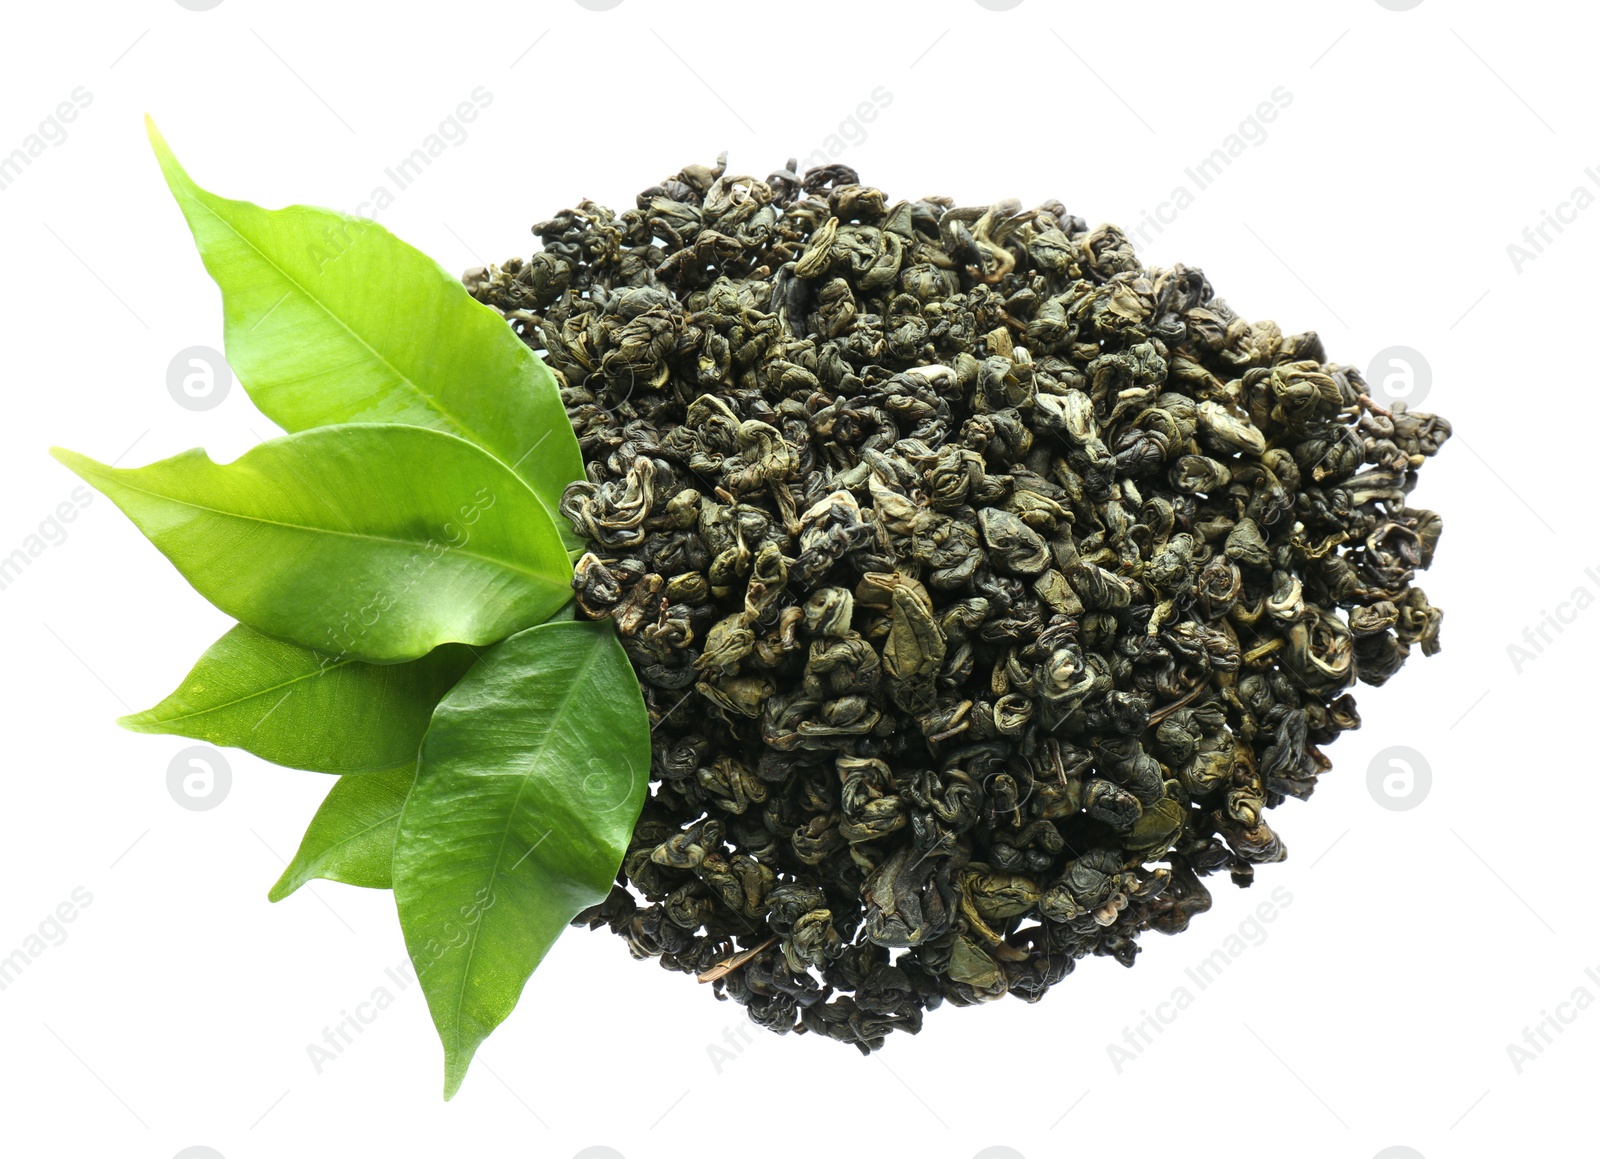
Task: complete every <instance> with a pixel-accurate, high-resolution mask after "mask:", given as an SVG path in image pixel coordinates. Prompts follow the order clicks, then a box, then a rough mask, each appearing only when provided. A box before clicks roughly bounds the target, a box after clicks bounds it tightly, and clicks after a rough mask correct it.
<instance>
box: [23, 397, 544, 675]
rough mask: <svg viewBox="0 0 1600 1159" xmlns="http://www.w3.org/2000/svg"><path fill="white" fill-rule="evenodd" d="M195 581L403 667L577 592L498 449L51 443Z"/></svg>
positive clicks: (237, 609)
mask: <svg viewBox="0 0 1600 1159" xmlns="http://www.w3.org/2000/svg"><path fill="white" fill-rule="evenodd" d="M52 454H54V455H55V456H56V458H58V459H60V460H61V461H62V462H63V463H65V464H66V465H67V466H68V467H70V468H71V469H72V470H74V471H76V472H77V473H78V474H79V475H80V476H82V477H83V479H84V480H85V481H87V482H89V483H91V484H92V485H94V486H95V487H96V488H98V489H99V490H100V491H102V492H103V493H104V494H105V495H106V496H107V497H108V498H110V499H111V501H112V502H113V503H115V504H116V505H117V506H118V507H120V508H121V509H122V510H123V512H124V513H125V514H126V515H127V516H128V517H129V518H130V519H132V520H133V522H134V523H135V524H136V525H137V526H138V527H139V529H140V530H141V531H143V532H144V533H145V535H147V536H148V537H149V538H150V541H151V542H152V543H154V544H155V545H156V546H157V547H158V548H160V550H161V552H162V554H164V555H165V556H166V557H167V558H168V559H170V560H171V561H172V562H173V564H174V565H175V566H176V567H177V569H178V570H179V571H180V572H182V573H183V577H184V578H185V579H187V580H188V581H189V582H190V583H191V584H193V585H194V587H195V589H196V590H197V591H199V592H200V594H201V595H203V596H205V597H206V598H207V599H208V600H210V601H211V602H212V603H213V604H215V605H216V606H217V607H219V608H221V609H222V610H223V611H224V612H227V613H228V614H229V615H230V616H232V617H234V618H235V619H236V620H239V621H241V622H242V623H245V624H248V625H249V626H250V627H252V628H255V629H257V630H258V631H260V632H264V633H266V634H267V635H270V636H276V637H279V638H281V639H286V640H292V641H293V642H295V643H297V644H302V645H304V646H305V647H308V648H314V649H317V650H318V651H321V652H325V653H328V654H329V655H331V656H334V657H336V658H340V659H344V658H353V659H358V660H370V661H374V662H377V663H395V662H397V661H401V660H414V659H416V658H417V657H419V656H422V655H425V654H426V653H428V652H430V651H432V650H433V649H434V648H436V647H437V646H438V645H440V644H445V643H451V642H458V643H463V644H489V643H493V642H494V641H496V640H499V639H501V638H503V637H505V636H506V635H508V634H510V633H512V632H515V631H517V630H518V629H520V628H525V627H528V626H529V625H531V624H537V623H540V622H541V621H543V620H544V619H545V618H546V617H548V616H549V615H550V614H551V613H552V612H554V611H556V610H557V609H558V608H560V607H561V605H563V604H564V603H566V602H567V599H568V598H569V596H570V594H571V593H570V589H569V587H568V584H569V582H570V577H571V574H572V572H571V567H570V565H569V564H568V562H567V557H566V552H565V549H564V548H563V547H562V543H561V538H560V536H559V535H557V534H556V528H555V524H554V523H553V522H552V521H551V519H550V516H549V514H548V513H547V512H546V511H545V509H544V507H543V506H542V505H541V504H540V503H539V501H538V499H536V498H535V497H534V495H533V492H532V491H531V490H529V488H528V486H527V484H526V483H524V482H523V481H522V480H521V479H520V478H518V477H517V476H516V475H514V474H513V473H512V472H511V470H510V469H509V468H508V467H506V466H505V465H504V464H503V463H500V462H499V461H498V460H496V459H495V458H493V457H492V456H491V455H489V454H488V452H486V451H484V450H482V449H480V448H478V447H475V446H473V445H472V444H471V443H468V442H466V441H465V440H463V439H459V438H456V437H455V436H454V435H448V434H445V433H444V432H442V431H434V430H428V429H426V428H424V427H409V426H394V425H380V424H359V423H355V424H349V425H346V426H338V427H319V428H318V429H316V430H312V431H303V432H301V433H300V434H296V435H287V436H285V437H283V438H279V439H273V440H272V441H270V442H266V443H262V444H261V445H260V446H257V447H254V448H252V449H251V450H249V451H248V452H246V453H245V454H244V455H243V456H241V457H240V458H239V459H237V460H235V461H234V462H232V463H228V464H218V463H213V462H212V461H211V460H210V459H209V458H208V457H207V456H206V454H205V452H204V451H200V450H194V451H186V452H184V453H183V454H181V455H176V456H174V457H173V458H170V459H166V460H164V461H162V462H159V463H152V464H151V465H149V466H147V467H137V468H131V469H122V470H119V469H116V468H112V467H106V466H103V465H102V464H100V463H96V462H95V461H94V460H92V459H88V458H85V457H84V456H82V455H78V454H75V453H73V452H71V451H63V450H61V449H59V448H57V449H55V450H54V451H52Z"/></svg>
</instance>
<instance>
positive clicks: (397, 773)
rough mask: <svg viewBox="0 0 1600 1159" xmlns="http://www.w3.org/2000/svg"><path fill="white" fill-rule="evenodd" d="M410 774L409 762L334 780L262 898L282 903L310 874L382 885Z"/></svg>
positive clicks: (371, 886) (386, 878)
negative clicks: (283, 865) (292, 854)
mask: <svg viewBox="0 0 1600 1159" xmlns="http://www.w3.org/2000/svg"><path fill="white" fill-rule="evenodd" d="M415 775H416V762H415V761H412V762H411V763H409V764H407V765H406V766H405V767H404V768H398V769H390V770H389V771H388V772H384V773H369V774H367V775H365V776H359V777H340V778H339V779H338V780H337V781H335V782H334V783H333V788H331V789H329V790H328V795H327V797H326V798H324V799H323V802H322V804H321V806H320V807H319V808H318V809H317V812H316V816H314V817H312V818H311V824H310V825H309V826H307V827H306V835H305V837H304V838H303V839H302V840H301V842H300V848H299V850H298V851H297V852H296V853H295V855H294V860H292V861H290V862H289V866H288V868H287V869H285V870H284V871H283V876H282V877H280V878H279V879H278V882H277V884H276V885H274V886H273V887H272V891H271V892H270V893H268V894H267V900H269V901H282V900H283V899H284V898H286V897H288V896H289V895H290V894H291V893H293V892H294V891H295V890H297V889H299V888H300V887H301V886H302V885H304V884H305V883H306V882H308V881H310V880H311V879H312V878H316V877H324V878H327V879H328V880H329V881H342V882H344V883H345V884H346V885H359V886H364V887H366V888H367V889H388V888H389V887H390V874H389V865H390V861H391V859H392V858H393V856H394V834H395V829H396V827H397V826H398V825H399V822H400V810H401V809H402V808H403V807H404V805H405V803H406V794H407V793H409V792H410V791H411V779H412V777H414V776H415Z"/></svg>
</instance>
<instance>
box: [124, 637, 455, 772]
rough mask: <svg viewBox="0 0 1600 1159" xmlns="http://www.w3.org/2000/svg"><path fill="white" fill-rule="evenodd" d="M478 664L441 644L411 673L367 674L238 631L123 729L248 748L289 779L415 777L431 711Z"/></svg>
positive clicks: (398, 667) (376, 668) (389, 669)
mask: <svg viewBox="0 0 1600 1159" xmlns="http://www.w3.org/2000/svg"><path fill="white" fill-rule="evenodd" d="M476 659H477V656H476V654H475V653H474V652H473V651H472V649H471V648H468V647H467V646H466V645H464V644H444V645H441V646H440V647H438V648H435V649H434V650H433V651H432V652H429V653H428V654H427V655H426V656H423V657H421V658H420V659H417V660H412V661H410V662H408V663H405V664H366V663H363V662H362V661H360V660H352V659H350V658H349V657H344V658H338V657H334V656H329V655H326V654H324V653H321V652H313V651H312V650H311V649H310V648H304V647H302V646H300V645H299V644H291V643H289V642H288V641H286V640H275V639H273V638H272V637H271V636H263V635H262V634H261V633H260V632H257V631H256V630H255V629H254V628H249V627H246V626H245V625H244V624H236V625H234V626H233V627H232V628H230V629H229V630H228V631H227V633H226V634H225V635H223V637H222V638H221V639H220V640H218V641H217V642H216V643H215V644H213V645H211V647H209V648H207V649H206V651H205V653H204V654H203V655H202V656H201V657H200V659H199V660H198V661H196V663H195V666H194V668H193V669H191V670H190V672H189V675H187V676H185V677H184V678H183V683H182V684H180V685H178V687H177V689H176V690H175V691H174V692H173V693H172V694H171V695H170V696H168V697H167V698H166V699H165V700H163V701H162V702H161V703H160V704H158V705H156V706H155V707H154V708H149V709H146V710H145V711H144V712H138V713H134V714H133V715H132V716H124V717H122V718H121V719H120V720H119V721H117V723H118V724H120V725H122V727H123V728H126V729H131V730H132V731H134V732H153V733H168V734H171V735H173V736H186V737H192V738H193V739H195V740H203V741H209V742H210V743H212V744H215V745H224V746H228V747H232V748H241V749H244V750H245V751H246V752H251V753H254V754H255V755H256V756H258V757H260V758H262V759H263V760H268V761H271V762H272V763H273V764H277V765H284V766H286V767H288V768H291V769H308V770H310V771H312V772H316V773H371V772H378V771H381V770H384V769H393V768H396V767H398V766H404V767H405V769H406V770H407V771H408V772H409V771H410V769H411V767H412V766H413V765H414V764H415V763H416V759H417V746H418V745H420V744H421V743H422V734H423V733H424V732H426V731H427V728H428V718H429V717H431V716H432V715H433V709H434V706H435V705H436V704H438V703H439V698H440V697H442V696H443V695H444V694H445V693H446V692H448V691H449V690H450V687H451V685H453V684H455V682H456V681H457V680H460V679H461V677H462V676H463V675H464V674H465V673H466V671H467V669H468V668H471V667H472V665H473V662H474V661H475V660H476Z"/></svg>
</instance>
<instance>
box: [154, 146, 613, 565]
mask: <svg viewBox="0 0 1600 1159" xmlns="http://www.w3.org/2000/svg"><path fill="white" fill-rule="evenodd" d="M146 128H147V129H148V131H149V134H150V143H151V145H152V147H153V148H154V149H155V153H156V157H157V159H158V160H159V161H160V162H161V171H162V174H163V175H164V176H165V177H166V179H167V186H168V187H169V188H170V189H171V190H172V195H173V196H174V197H175V198H176V199H177V202H178V205H179V207H180V208H181V209H182V210H183V215H184V217H185V218H186V219H187V220H188V222H189V228H190V230H191V231H192V232H193V234H194V239H195V244H196V245H197V246H198V247H199V250H200V257H201V259H202V260H203V261H204V262H205V265H206V269H207V271H209V272H210V274H211V276H212V277H213V278H214V279H215V280H216V282H217V285H218V286H219V287H221V289H222V303H223V314H224V337H225V340H226V343H227V352H228V363H229V365H230V366H231V367H232V368H233V372H234V373H235V374H237V375H238V376H239V381H240V383H242V384H243V386H244V388H245V389H246V390H247V391H249V393H250V397H251V399H252V400H253V401H254V402H255V404H256V406H258V407H260V408H261V411H262V413H263V414H265V415H266V416H267V417H268V418H270V419H271V420H272V421H273V422H275V423H277V424H278V425H279V426H281V427H283V428H284V429H285V430H287V431H302V430H309V429H310V428H312V427H321V426H329V425H332V424H335V423H348V422H370V423H406V424H409V425H413V426H424V427H433V428H436V429H438V430H442V431H448V432H450V433H451V434H454V435H459V436H460V437H461V438H464V439H466V440H467V441H468V442H471V443H476V444H477V445H478V446H480V447H483V448H484V449H485V450H487V451H489V452H490V453H491V454H493V455H494V456H495V457H496V458H498V459H500V460H501V462H503V463H505V464H506V465H508V466H510V467H511V468H512V469H513V470H515V471H516V472H517V473H518V474H520V475H521V476H522V477H523V478H524V479H526V480H527V482H528V484H529V485H530V486H531V487H532V488H533V490H534V492H535V494H537V495H538V496H539V498H540V500H541V501H542V502H543V503H544V505H545V507H546V509H547V510H548V511H549V512H550V515H551V518H552V519H554V520H555V522H556V526H557V527H558V528H560V529H562V531H563V533H564V534H566V535H568V536H570V534H571V532H570V528H569V526H568V524H567V521H566V520H565V519H563V518H561V517H560V516H559V515H558V514H557V511H556V504H557V503H558V502H559V501H560V499H561V492H562V490H563V489H564V488H565V487H566V485H567V484H568V483H570V482H572V481H573V480H575V479H580V478H582V477H583V458H582V455H581V454H580V452H579V450H578V441H577V438H576V437H575V436H574V435H573V433H572V426H571V424H570V423H569V422H568V421H567V415H566V411H565V410H564V409H563V407H562V404H561V396H560V393H559V391H558V390H557V387H556V383H555V378H554V376H553V375H552V374H551V373H550V370H549V368H548V367H546V366H545V365H544V363H543V362H541V361H540V360H539V359H538V357H537V356H535V355H534V353H533V352H532V351H531V350H529V349H528V347H527V345H526V344H525V343H524V342H523V341H522V340H521V339H520V338H518V337H517V336H516V335H515V334H514V333H512V331H511V328H510V327H509V326H508V325H506V322H505V319H503V318H502V317H501V316H500V315H499V313H498V312H497V311H495V310H493V309H490V308H489V307H488V306H485V305H483V304H482V303H480V302H477V301H475V300H474V299H473V297H472V295H471V294H469V293H467V291H466V289H465V288H464V287H463V286H462V285H461V283H460V282H459V281H457V280H456V279H455V278H453V277H451V276H450V275H449V274H448V273H447V272H446V271H445V270H444V269H442V268H441V267H440V266H439V264H438V263H437V262H435V261H434V260H433V259H432V258H430V257H428V256H427V255H426V254H424V253H422V252H421V251H420V250H416V249H413V248H412V247H411V246H409V245H407V244H406V243H405V242H403V241H401V240H400V239H399V238H397V237H395V236H394V235H393V234H391V233H390V232H389V231H388V230H386V229H384V228H383V227H382V226H381V225H378V224H377V223H376V222H373V221H370V220H368V219H367V218H362V217H351V216H349V215H347V214H343V213H335V212H334V211H332V210H328V209H317V208H313V207H311V206H305V205H292V206H289V207H288V208H286V209H277V210H268V209H262V208H261V207H260V206H258V205H252V204H251V203H250V202H248V201H232V200H229V199H228V198H225V197H218V196H217V195H216V194H214V193H209V192H207V191H206V190H204V189H201V188H200V187H199V186H198V185H196V184H195V183H194V181H193V180H191V179H190V177H189V175H188V174H187V173H186V172H184V170H183V167H182V166H181V165H179V164H178V160H177V158H176V157H174V156H173V154H172V150H171V149H170V148H169V147H168V146H167V143H166V141H165V140H164V139H163V138H162V136H161V134H160V133H159V132H158V131H157V130H156V127H155V123H154V122H153V121H150V120H149V118H146ZM569 546H571V545H569Z"/></svg>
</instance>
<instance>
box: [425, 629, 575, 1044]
mask: <svg viewBox="0 0 1600 1159" xmlns="http://www.w3.org/2000/svg"><path fill="white" fill-rule="evenodd" d="M599 660H600V650H599V649H598V648H591V649H590V650H589V655H588V656H586V657H585V658H584V660H583V662H582V663H581V664H580V665H579V666H578V667H577V668H576V669H575V670H574V672H573V675H572V678H571V679H570V680H569V681H568V682H567V690H566V691H565V692H564V693H562V695H561V700H560V701H559V703H558V706H557V708H556V711H555V713H554V715H552V716H551V718H550V719H551V722H552V723H551V727H550V728H548V729H546V730H545V735H544V739H543V740H541V741H540V742H539V745H538V747H537V748H536V749H534V751H533V752H532V753H531V754H530V757H529V760H528V762H527V763H528V771H527V772H525V773H523V774H522V777H521V783H520V784H518V785H517V794H516V796H515V797H514V798H512V801H511V808H510V809H509V810H507V812H506V826H505V829H504V830H502V831H501V833H500V846H499V848H498V849H496V850H495V854H494V860H493V862H491V865H492V868H491V869H490V871H489V874H488V884H489V886H490V888H491V889H492V888H493V887H494V884H495V882H496V881H498V880H499V878H500V862H501V860H502V859H503V858H504V857H505V849H506V842H507V841H508V840H509V839H510V837H511V827H512V825H514V824H515V823H516V819H517V808H518V806H519V805H520V804H521V803H522V794H523V792H524V791H526V789H527V787H528V785H529V784H530V783H531V782H532V780H533V768H534V766H535V765H537V764H538V762H539V758H540V757H541V756H542V755H543V754H544V752H545V750H546V749H547V748H549V747H550V742H551V739H552V738H553V737H554V736H555V735H556V734H557V733H558V732H559V731H560V729H559V727H558V726H559V723H560V721H561V720H562V718H563V717H565V716H566V713H567V708H568V706H570V705H571V703H572V700H573V698H574V697H575V696H577V694H578V689H579V687H580V686H581V685H582V683H583V678H584V677H585V676H587V675H588V673H589V669H590V668H592V667H593V666H594V665H595V664H597V663H599ZM540 840H543V838H541V839H540ZM530 856H531V853H530ZM483 922H484V918H483V915H482V914H481V913H480V914H479V915H478V920H477V921H476V922H474V923H473V925H472V940H471V941H469V942H468V943H467V957H466V961H465V962H463V963H462V967H461V983H460V985H459V986H458V987H457V990H456V1008H455V1015H454V1017H453V1018H452V1019H451V1022H450V1028H451V1033H452V1034H453V1035H454V1036H455V1040H456V1053H457V1054H460V1052H461V1008H462V1007H463V1006H465V1005H466V1001H467V979H468V978H469V977H470V976H471V974H472V962H473V958H474V956H475V955H476V954H477V952H478V931H479V930H481V929H482V928H483Z"/></svg>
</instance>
